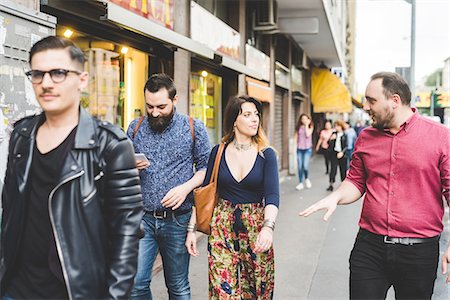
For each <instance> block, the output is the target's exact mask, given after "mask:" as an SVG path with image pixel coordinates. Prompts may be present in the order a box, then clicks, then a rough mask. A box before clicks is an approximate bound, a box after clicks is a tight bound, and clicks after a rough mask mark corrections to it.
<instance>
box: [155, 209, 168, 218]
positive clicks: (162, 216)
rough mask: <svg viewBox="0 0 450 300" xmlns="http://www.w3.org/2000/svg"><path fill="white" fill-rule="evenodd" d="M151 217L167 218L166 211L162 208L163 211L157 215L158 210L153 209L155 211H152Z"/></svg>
mask: <svg viewBox="0 0 450 300" xmlns="http://www.w3.org/2000/svg"><path fill="white" fill-rule="evenodd" d="M153 217H154V218H155V219H165V218H167V211H166V210H164V211H163V212H162V215H159V214H158V212H157V211H156V210H155V211H153Z"/></svg>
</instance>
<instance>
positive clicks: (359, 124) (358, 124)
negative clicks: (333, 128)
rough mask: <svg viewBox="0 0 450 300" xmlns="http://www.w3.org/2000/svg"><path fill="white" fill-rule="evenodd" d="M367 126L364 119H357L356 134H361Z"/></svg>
mask: <svg viewBox="0 0 450 300" xmlns="http://www.w3.org/2000/svg"><path fill="white" fill-rule="evenodd" d="M366 127H367V126H366V125H364V124H363V122H362V121H357V122H356V124H355V128H354V129H355V131H356V135H357V136H359V134H360V133H361V131H362V130H363V129H364V128H366Z"/></svg>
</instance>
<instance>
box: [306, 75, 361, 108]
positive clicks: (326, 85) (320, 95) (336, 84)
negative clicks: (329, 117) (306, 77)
mask: <svg viewBox="0 0 450 300" xmlns="http://www.w3.org/2000/svg"><path fill="white" fill-rule="evenodd" d="M311 102H312V104H313V111H314V112H315V113H319V112H335V113H344V112H351V111H352V99H351V96H350V92H349V91H348V89H347V87H346V86H345V85H344V84H343V83H342V82H341V80H340V79H339V78H338V77H337V76H336V75H334V74H332V73H331V72H330V71H328V70H327V69H320V68H313V69H312V75H311Z"/></svg>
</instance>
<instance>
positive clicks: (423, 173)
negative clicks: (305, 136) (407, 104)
mask: <svg viewBox="0 0 450 300" xmlns="http://www.w3.org/2000/svg"><path fill="white" fill-rule="evenodd" d="M346 180H347V181H348V182H351V183H352V184H354V185H355V186H356V187H357V188H358V190H359V191H360V192H361V193H362V194H364V193H366V195H365V197H364V203H363V209H362V213H361V219H360V221H359V226H360V227H361V228H363V229H366V230H368V231H371V232H373V233H376V234H380V235H388V236H391V237H418V238H424V237H432V236H436V235H438V234H439V233H440V232H441V231H442V230H443V223H442V217H443V215H444V202H443V200H444V198H445V199H446V200H447V203H448V202H449V201H450V130H449V129H448V128H446V127H444V126H442V125H440V124H438V123H435V122H434V121H431V120H428V119H426V118H423V117H421V116H419V115H418V114H417V113H414V115H413V116H412V117H411V118H409V119H408V120H407V121H406V122H405V123H404V124H403V125H402V127H401V130H400V131H399V132H398V133H397V134H392V133H390V132H389V131H386V130H385V131H381V130H378V129H375V128H373V127H370V128H366V129H364V130H363V131H362V132H361V134H360V135H359V137H358V139H357V141H356V144H355V150H354V152H353V156H352V160H351V164H350V171H349V173H348V176H347V178H346Z"/></svg>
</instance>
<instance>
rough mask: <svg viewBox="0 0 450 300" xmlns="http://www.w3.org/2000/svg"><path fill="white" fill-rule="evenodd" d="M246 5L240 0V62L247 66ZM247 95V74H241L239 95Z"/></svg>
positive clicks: (243, 0)
mask: <svg viewBox="0 0 450 300" xmlns="http://www.w3.org/2000/svg"><path fill="white" fill-rule="evenodd" d="M246 9H247V8H246V3H245V0H239V34H240V36H241V43H240V45H239V49H240V50H239V62H240V63H241V64H243V65H245V55H246V53H245V45H246V42H247V41H246V40H245V35H246V31H247V29H246V18H245V17H246ZM244 94H247V85H246V82H245V74H239V77H238V95H244Z"/></svg>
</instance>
